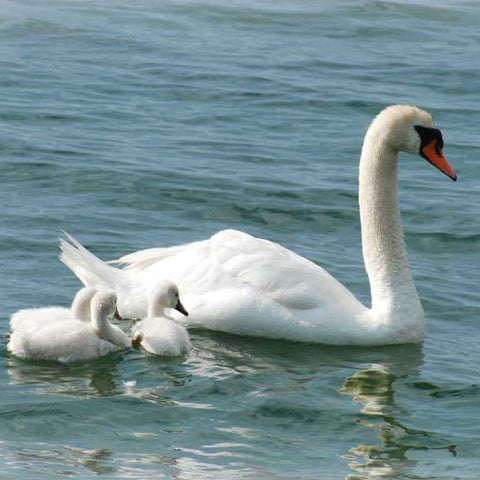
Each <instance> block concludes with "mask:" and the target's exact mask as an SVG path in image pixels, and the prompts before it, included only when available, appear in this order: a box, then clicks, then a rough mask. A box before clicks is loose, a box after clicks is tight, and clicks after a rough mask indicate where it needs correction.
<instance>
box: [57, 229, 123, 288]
mask: <svg viewBox="0 0 480 480" xmlns="http://www.w3.org/2000/svg"><path fill="white" fill-rule="evenodd" d="M64 235H65V237H66V239H64V238H61V239H60V250H61V252H60V256H59V258H60V260H61V261H62V262H63V263H64V264H65V265H66V266H67V267H68V268H69V269H70V270H71V271H72V272H73V273H74V274H75V275H76V276H77V277H78V278H79V280H80V281H81V282H82V283H83V284H84V285H86V286H88V287H94V288H97V289H98V288H108V289H112V290H116V287H118V286H119V284H122V283H123V282H122V274H124V273H123V272H122V271H121V270H119V269H118V268H115V267H112V266H111V265H108V264H107V263H106V262H104V261H103V260H100V259H99V258H98V257H97V256H95V255H94V254H93V253H91V252H89V251H88V250H87V249H86V248H85V247H84V246H83V245H82V244H81V243H80V242H79V241H78V240H76V239H75V238H74V237H72V236H71V235H70V234H68V233H67V232H64Z"/></svg>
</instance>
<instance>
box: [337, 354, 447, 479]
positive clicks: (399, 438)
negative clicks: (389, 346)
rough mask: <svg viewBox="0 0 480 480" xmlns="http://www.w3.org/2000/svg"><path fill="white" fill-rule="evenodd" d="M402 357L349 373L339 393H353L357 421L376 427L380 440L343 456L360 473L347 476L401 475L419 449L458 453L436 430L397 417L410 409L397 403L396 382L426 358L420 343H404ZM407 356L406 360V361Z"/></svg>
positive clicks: (411, 462) (410, 373)
mask: <svg viewBox="0 0 480 480" xmlns="http://www.w3.org/2000/svg"><path fill="white" fill-rule="evenodd" d="M403 349H404V351H403V353H404V354H405V355H403V358H402V361H401V362H398V363H391V364H388V365H387V364H385V365H384V364H372V365H371V366H370V368H367V369H363V370H359V371H357V372H355V373H354V374H353V375H351V376H349V377H347V378H346V379H345V382H344V384H343V386H342V388H341V389H340V390H339V391H340V393H342V394H346V395H351V396H352V398H353V401H354V402H355V403H358V404H359V405H361V410H360V414H359V415H358V418H357V420H356V422H357V424H359V425H361V426H363V427H365V428H367V429H373V430H375V431H377V432H378V433H377V435H378V437H379V439H380V443H379V444H377V445H367V444H359V445H356V446H354V447H352V448H351V449H350V451H349V453H348V454H347V455H344V458H346V459H348V460H350V463H349V466H350V468H351V469H352V470H354V471H355V472H358V473H360V474H361V475H358V474H350V475H348V476H347V477H346V478H347V479H348V480H361V479H371V478H377V477H385V476H394V475H395V476H398V475H400V474H403V473H406V470H408V469H410V468H411V467H412V466H413V465H415V463H416V462H415V460H412V459H410V458H409V455H408V454H409V452H413V451H418V450H446V451H448V452H449V453H451V454H452V455H454V456H455V455H456V450H455V446H454V445H448V444H446V442H445V441H444V439H442V438H441V437H440V436H438V435H437V434H435V433H432V432H428V431H423V430H417V429H413V428H409V427H408V426H407V425H405V424H404V423H403V422H402V421H400V420H398V418H397V417H401V418H404V417H405V416H406V415H407V416H408V412H406V411H405V410H404V409H401V408H400V406H399V405H397V404H396V403H395V384H396V382H399V381H401V380H403V379H406V378H409V377H410V376H413V375H417V374H418V373H419V367H420V366H421V364H422V362H423V355H422V351H421V347H419V346H408V347H407V346H405V347H403ZM405 360H407V361H405Z"/></svg>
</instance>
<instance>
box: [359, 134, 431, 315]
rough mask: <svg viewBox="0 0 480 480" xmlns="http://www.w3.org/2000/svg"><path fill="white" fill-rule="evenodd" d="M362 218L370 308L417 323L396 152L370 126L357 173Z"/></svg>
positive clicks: (419, 310) (418, 312)
mask: <svg viewBox="0 0 480 480" xmlns="http://www.w3.org/2000/svg"><path fill="white" fill-rule="evenodd" d="M359 203H360V221H361V227H362V246H363V258H364V262H365V268H366V270H367V274H368V278H369V280H370V289H371V295H372V310H371V311H372V313H374V314H379V315H383V314H385V315H386V317H387V318H390V319H392V320H395V321H398V319H399V318H405V319H409V320H407V321H412V322H415V321H417V320H418V318H420V317H421V318H423V310H422V306H421V304H420V300H419V298H418V295H417V291H416V289H415V285H414V283H413V279H412V275H411V272H410V266H409V262H408V256H407V252H406V249H405V245H404V241H403V231H402V224H401V218H400V207H399V204H398V151H397V150H395V149H394V148H393V147H392V146H391V145H390V144H389V142H388V140H387V139H386V138H385V136H384V135H381V132H379V131H378V129H376V128H375V126H374V125H372V126H371V127H370V129H369V131H368V132H367V135H366V136H365V141H364V146H363V149H362V155H361V159H360V175H359Z"/></svg>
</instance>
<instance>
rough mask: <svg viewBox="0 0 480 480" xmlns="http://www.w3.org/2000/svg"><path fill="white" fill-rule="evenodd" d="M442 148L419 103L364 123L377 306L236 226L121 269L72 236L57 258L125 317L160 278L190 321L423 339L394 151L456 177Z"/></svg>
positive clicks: (153, 252)
mask: <svg viewBox="0 0 480 480" xmlns="http://www.w3.org/2000/svg"><path fill="white" fill-rule="evenodd" d="M442 147H443V140H442V135H441V133H440V131H439V130H437V129H436V128H435V126H434V123H433V119H432V116H431V115H430V114H429V113H427V112H425V111H423V110H420V109H419V108H417V107H414V106H409V105H395V106H391V107H388V108H386V109H384V110H383V111H382V112H380V114H379V115H378V116H377V117H376V118H375V119H374V120H373V122H372V124H371V125H370V127H369V128H368V131H367V133H366V135H365V139H364V143H363V149H362V154H361V158H360V171H359V204H360V220H361V234H362V245H363V258H364V262H365V268H366V271H367V274H368V278H369V281H370V289H371V297H372V306H371V308H368V307H366V306H364V305H363V304H361V303H360V302H359V301H358V300H357V298H355V296H354V295H353V294H352V293H351V292H350V291H349V290H347V289H346V288H345V287H344V286H343V285H342V284H340V283H339V282H338V281H337V280H335V279H334V278H333V277H332V276H331V275H330V274H329V273H328V272H326V271H325V270H324V269H323V268H321V267H319V266H318V265H315V264H314V263H312V262H311V261H309V260H307V259H305V258H302V257H300V256H298V255H297V254H295V253H293V252H292V251H290V250H287V249H285V248H283V247H281V246H280V245H277V244H275V243H272V242H270V241H267V240H263V239H259V238H255V237H252V236H250V235H247V234H246V233H242V232H239V231H235V230H224V231H220V232H218V233H217V234H215V235H213V236H212V237H211V238H209V239H207V240H203V241H198V242H194V243H190V244H186V245H181V246H176V247H171V248H153V249H148V250H141V251H138V252H135V253H132V254H130V255H126V256H124V257H122V258H120V259H119V260H117V261H116V262H117V263H122V264H126V266H125V267H124V269H118V268H115V267H113V266H111V265H108V264H106V263H105V262H102V261H101V260H99V259H98V258H97V257H95V256H94V255H93V254H91V253H90V252H88V251H87V250H86V249H85V248H83V247H82V246H81V245H80V244H79V243H78V242H77V241H76V240H75V239H73V238H72V237H69V238H70V243H68V242H66V241H65V240H62V241H61V249H62V253H61V256H60V258H61V260H62V261H63V262H64V263H65V264H66V265H67V266H68V267H69V268H70V269H71V270H72V271H73V272H74V273H75V274H76V275H77V277H78V278H80V280H81V281H82V282H83V283H84V284H85V285H89V286H94V287H97V288H101V287H103V288H105V287H108V288H111V289H115V290H116V292H117V294H118V295H119V307H118V308H119V312H120V314H121V315H123V316H126V317H139V316H140V317H141V316H144V315H145V313H146V310H147V305H148V294H149V292H150V291H151V288H152V286H153V285H154V284H155V283H156V282H157V281H158V278H161V277H164V278H170V279H171V280H173V281H174V282H175V283H176V284H177V285H178V286H179V288H180V290H181V292H182V297H183V300H184V303H185V305H187V307H188V308H189V309H191V310H192V315H191V316H190V317H189V322H188V324H189V325H191V326H202V327H205V328H209V329H212V330H221V331H224V332H230V333H235V334H244V335H253V336H261V337H270V338H282V339H290V340H296V341H305V342H317V343H325V344H334V345H388V344H399V343H418V342H421V341H422V339H423V336H424V315H423V309H422V306H421V303H420V300H419V298H418V295H417V291H416V289H415V285H414V283H413V279H412V276H411V273H410V266H409V262H408V257H407V252H406V249H405V245H404V241H403V233H402V225H401V221H400V208H399V204H398V195H397V190H398V186H397V170H398V153H399V151H405V152H408V153H414V154H420V155H421V156H422V157H423V158H425V159H426V160H428V161H429V162H430V163H432V164H433V165H434V166H436V167H437V168H438V169H439V170H441V171H442V172H443V173H444V174H446V175H447V176H449V177H450V178H451V179H452V180H456V178H457V177H456V174H455V172H454V170H453V169H452V168H451V166H450V165H449V164H448V163H447V161H446V159H445V157H444V155H443V153H442ZM113 263H115V262H113Z"/></svg>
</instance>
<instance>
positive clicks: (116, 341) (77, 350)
mask: <svg viewBox="0 0 480 480" xmlns="http://www.w3.org/2000/svg"><path fill="white" fill-rule="evenodd" d="M84 293H85V297H83V301H82V304H83V302H84V301H86V300H85V299H86V298H87V297H88V296H89V295H90V294H91V293H92V292H88V293H87V292H84ZM74 305H75V302H74ZM115 306H116V295H115V293H113V292H97V293H95V294H94V295H93V296H91V302H90V317H91V321H90V322H89V321H86V320H85V318H83V319H82V318H78V317H77V316H76V315H78V312H79V311H80V312H81V313H84V312H82V309H83V305H82V308H80V310H75V311H73V312H72V311H71V310H69V309H64V311H63V314H62V310H61V309H60V308H58V309H54V308H55V307H51V308H46V309H32V310H30V312H31V314H32V316H31V317H29V316H28V315H27V314H28V312H29V310H23V311H21V312H23V313H22V314H21V315H18V314H15V315H14V316H13V317H12V321H13V320H15V322H13V323H14V328H13V332H12V334H11V337H10V341H9V343H8V345H7V348H8V351H9V352H11V353H12V354H14V355H16V356H17V357H21V358H29V359H42V360H57V361H60V362H73V361H79V360H89V359H93V358H97V357H100V356H103V355H106V354H107V353H110V352H114V351H116V350H120V349H124V348H128V347H130V346H131V340H130V338H129V337H128V335H126V334H125V333H124V332H123V331H122V330H121V329H120V328H118V327H117V326H115V325H111V324H110V323H109V322H108V320H107V318H108V317H109V316H112V315H113V314H114V312H115ZM52 309H54V310H52ZM52 312H53V313H54V314H53V315H50V314H51V313H52Z"/></svg>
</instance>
